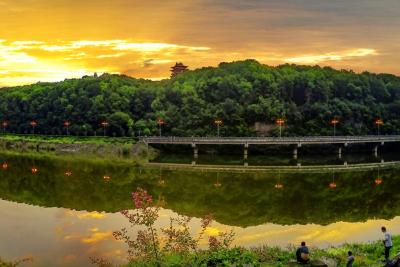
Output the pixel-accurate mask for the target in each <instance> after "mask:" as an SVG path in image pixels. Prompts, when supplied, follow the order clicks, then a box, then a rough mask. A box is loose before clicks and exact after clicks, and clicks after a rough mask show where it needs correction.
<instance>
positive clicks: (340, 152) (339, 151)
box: [337, 146, 342, 159]
mask: <svg viewBox="0 0 400 267" xmlns="http://www.w3.org/2000/svg"><path fill="white" fill-rule="evenodd" d="M337 154H338V158H339V159H341V158H342V147H341V146H339V147H338V150H337Z"/></svg>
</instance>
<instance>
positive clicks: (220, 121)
mask: <svg viewBox="0 0 400 267" xmlns="http://www.w3.org/2000/svg"><path fill="white" fill-rule="evenodd" d="M222 123H223V122H222V120H220V119H217V120H215V121H214V124H215V125H217V136H218V137H219V126H220V125H221V124H222Z"/></svg>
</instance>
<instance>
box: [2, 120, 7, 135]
mask: <svg viewBox="0 0 400 267" xmlns="http://www.w3.org/2000/svg"><path fill="white" fill-rule="evenodd" d="M1 125H2V126H3V134H5V133H6V128H7V126H8V122H7V121H3V123H2V124H1Z"/></svg>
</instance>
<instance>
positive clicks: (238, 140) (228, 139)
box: [141, 135, 400, 143]
mask: <svg viewBox="0 0 400 267" xmlns="http://www.w3.org/2000/svg"><path fill="white" fill-rule="evenodd" d="M141 140H143V141H144V142H161V143H165V142H173V143H174V142H177V143H191V142H204V141H206V142H217V143H218V142H221V143H222V142H232V143H246V142H257V141H258V142H277V143H281V142H299V143H301V142H319V141H320V142H326V141H332V142H351V141H376V142H383V141H393V140H399V141H400V135H384V136H382V135H380V136H378V135H365V136H302V137H177V136H166V137H159V136H151V137H142V138H141Z"/></svg>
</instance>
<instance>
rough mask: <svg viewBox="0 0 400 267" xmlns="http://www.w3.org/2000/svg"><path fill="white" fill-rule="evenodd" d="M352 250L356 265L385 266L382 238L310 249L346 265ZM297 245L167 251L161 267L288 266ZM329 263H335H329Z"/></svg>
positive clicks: (399, 241)
mask: <svg viewBox="0 0 400 267" xmlns="http://www.w3.org/2000/svg"><path fill="white" fill-rule="evenodd" d="M393 242H394V247H393V248H392V250H391V258H393V257H394V256H395V255H396V254H397V253H398V252H399V251H400V236H394V237H393ZM349 250H350V251H352V252H353V255H354V256H355V258H356V261H355V263H354V265H353V266H354V267H357V266H360V267H361V266H369V267H374V266H383V263H382V262H381V261H382V260H383V259H384V256H383V245H382V242H381V241H375V242H369V243H357V244H356V243H355V244H344V245H341V246H338V247H330V248H326V249H319V248H312V249H310V253H311V259H312V260H323V261H330V262H332V263H333V262H335V263H336V264H337V265H335V266H338V267H341V266H346V260H347V252H348V251H349ZM295 251H296V247H294V246H292V247H288V248H280V247H270V246H260V247H256V248H250V249H245V248H233V249H222V250H219V251H202V252H201V253H199V254H198V255H194V254H191V255H186V256H181V255H176V254H173V253H171V254H167V255H164V256H163V258H162V264H161V265H160V266H161V267H174V266H199V267H201V266H226V267H230V266H237V267H239V266H243V267H244V266H249V267H250V266H259V267H284V266H288V262H290V261H291V260H295ZM153 266H157V265H156V264H155V263H154V262H151V261H142V262H135V263H129V264H126V265H123V266H121V267H153ZM328 266H332V265H329V264H328Z"/></svg>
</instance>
